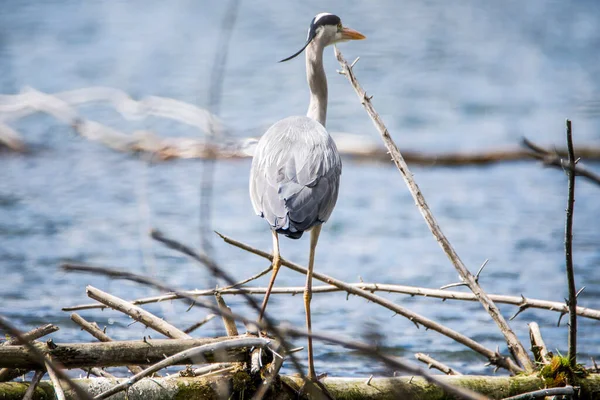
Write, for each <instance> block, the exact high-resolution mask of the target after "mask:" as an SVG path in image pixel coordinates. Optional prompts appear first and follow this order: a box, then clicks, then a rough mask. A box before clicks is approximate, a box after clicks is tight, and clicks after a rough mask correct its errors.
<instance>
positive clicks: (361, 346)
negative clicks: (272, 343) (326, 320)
mask: <svg viewBox="0 0 600 400" xmlns="http://www.w3.org/2000/svg"><path fill="white" fill-rule="evenodd" d="M282 330H283V331H284V332H285V333H287V334H289V335H291V336H298V337H302V336H308V335H310V336H312V338H313V339H317V340H322V341H324V342H329V343H334V344H338V345H340V346H343V347H346V348H348V349H352V350H356V351H358V352H360V353H363V354H366V355H368V356H370V357H373V358H376V359H378V360H380V361H382V362H383V363H384V364H386V365H387V366H389V367H392V368H394V369H399V370H403V371H405V372H407V373H409V374H411V375H416V376H422V377H423V378H425V380H427V381H428V382H431V383H433V384H435V385H437V386H439V387H440V388H442V389H443V390H444V391H446V392H447V393H449V394H453V395H455V396H458V397H460V398H463V399H478V400H482V399H487V397H486V396H484V395H482V394H479V393H476V392H473V391H472V390H470V389H466V388H459V387H457V386H453V385H451V384H448V383H446V382H444V381H442V380H440V379H439V378H437V377H436V376H435V375H431V374H429V373H428V372H427V371H425V370H423V369H421V368H419V367H416V366H414V365H412V364H410V363H408V362H406V361H405V360H403V359H401V358H398V357H391V356H389V355H387V354H384V353H381V352H380V351H379V350H377V349H376V348H375V347H373V346H371V345H368V344H365V343H361V342H355V341H352V340H348V339H341V338H340V337H339V336H333V335H328V334H323V333H315V332H311V333H308V332H306V331H304V330H301V329H297V328H293V327H291V326H288V327H285V328H282Z"/></svg>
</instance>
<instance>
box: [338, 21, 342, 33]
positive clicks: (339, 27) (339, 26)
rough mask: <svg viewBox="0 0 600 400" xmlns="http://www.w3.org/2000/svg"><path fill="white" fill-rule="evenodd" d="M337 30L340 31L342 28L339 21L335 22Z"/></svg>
mask: <svg viewBox="0 0 600 400" xmlns="http://www.w3.org/2000/svg"><path fill="white" fill-rule="evenodd" d="M337 30H338V32H340V31H341V30H342V23H341V22H340V23H339V24H337Z"/></svg>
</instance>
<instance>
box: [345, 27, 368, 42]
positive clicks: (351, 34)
mask: <svg viewBox="0 0 600 400" xmlns="http://www.w3.org/2000/svg"><path fill="white" fill-rule="evenodd" d="M366 38H367V37H366V36H365V35H363V34H362V33H360V32H359V31H355V30H354V29H352V28H348V27H343V28H342V40H363V39H366Z"/></svg>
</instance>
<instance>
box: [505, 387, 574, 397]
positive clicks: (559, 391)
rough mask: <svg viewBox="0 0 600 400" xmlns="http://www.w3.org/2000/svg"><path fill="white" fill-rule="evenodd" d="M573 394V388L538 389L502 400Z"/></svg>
mask: <svg viewBox="0 0 600 400" xmlns="http://www.w3.org/2000/svg"><path fill="white" fill-rule="evenodd" d="M574 394H575V389H574V388H573V386H564V387H556V388H550V389H540V390H536V391H533V392H529V393H523V394H519V395H516V396H511V397H505V398H504V399H503V400H531V399H535V398H536V397H546V396H561V395H564V396H573V395H574Z"/></svg>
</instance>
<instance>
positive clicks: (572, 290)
mask: <svg viewBox="0 0 600 400" xmlns="http://www.w3.org/2000/svg"><path fill="white" fill-rule="evenodd" d="M567 148H568V149H569V158H568V165H569V168H568V169H567V170H566V173H567V177H568V179H569V185H568V186H569V188H568V190H569V198H568V199H567V218H566V222H565V259H566V270H567V282H568V287H569V300H568V302H567V305H568V306H569V339H568V342H569V360H570V362H571V367H572V368H575V365H576V364H577V288H576V287H575V273H574V271H573V207H574V205H575V173H574V172H573V170H574V168H575V164H576V163H577V161H576V160H575V154H574V153H573V131H572V128H571V121H570V120H567Z"/></svg>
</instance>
